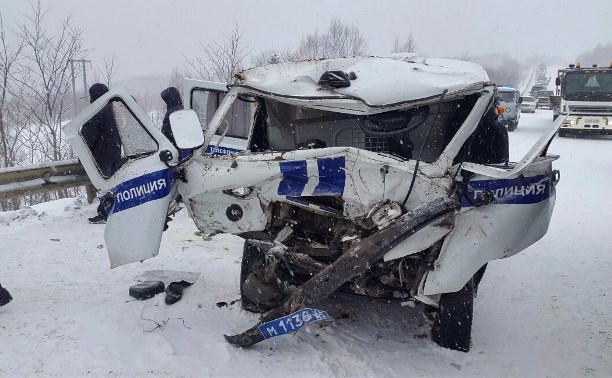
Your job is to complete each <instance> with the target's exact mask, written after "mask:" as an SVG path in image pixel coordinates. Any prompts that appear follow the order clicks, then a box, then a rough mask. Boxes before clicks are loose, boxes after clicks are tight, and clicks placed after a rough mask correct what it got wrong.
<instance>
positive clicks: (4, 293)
mask: <svg viewBox="0 0 612 378" xmlns="http://www.w3.org/2000/svg"><path fill="white" fill-rule="evenodd" d="M12 300H13V297H11V293H9V292H8V290H6V289H5V288H3V287H2V285H0V307H2V306H4V305H5V304H8V303H9V302H10V301H12Z"/></svg>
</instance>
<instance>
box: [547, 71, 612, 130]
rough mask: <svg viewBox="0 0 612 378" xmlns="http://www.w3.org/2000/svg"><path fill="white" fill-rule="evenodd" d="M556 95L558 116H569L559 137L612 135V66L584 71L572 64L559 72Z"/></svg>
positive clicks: (555, 111)
mask: <svg viewBox="0 0 612 378" xmlns="http://www.w3.org/2000/svg"><path fill="white" fill-rule="evenodd" d="M558 73H559V75H558V77H557V79H556V86H557V88H556V93H557V95H559V96H560V97H561V98H560V104H559V106H558V107H557V108H555V109H554V113H555V117H556V116H557V115H559V114H560V115H564V116H567V118H566V120H565V121H564V122H563V124H562V125H561V129H559V136H560V137H563V136H566V135H568V134H583V135H611V134H612V64H610V67H597V66H596V65H594V66H592V67H584V68H583V67H581V66H580V64H575V65H574V64H570V65H569V67H568V68H564V69H561V70H559V72H558Z"/></svg>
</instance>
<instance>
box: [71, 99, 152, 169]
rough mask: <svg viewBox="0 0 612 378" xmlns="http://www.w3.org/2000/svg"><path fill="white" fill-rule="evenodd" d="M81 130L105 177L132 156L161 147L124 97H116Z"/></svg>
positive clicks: (145, 153) (97, 165)
mask: <svg viewBox="0 0 612 378" xmlns="http://www.w3.org/2000/svg"><path fill="white" fill-rule="evenodd" d="M79 133H80V135H81V137H82V138H83V140H84V141H85V144H86V145H87V147H88V149H89V152H90V153H91V156H92V157H93V160H94V162H95V163H96V167H97V168H98V171H99V172H100V174H101V175H102V177H104V178H109V177H111V176H112V175H113V174H114V173H115V172H117V170H118V169H119V168H120V167H121V166H122V165H123V164H125V162H127V161H128V160H129V159H138V158H141V157H145V156H149V155H151V154H153V153H155V152H156V151H157V150H158V144H157V142H156V141H155V139H153V137H152V136H151V135H150V134H149V133H148V132H147V131H146V129H145V128H144V126H143V125H142V124H141V123H140V121H138V119H137V118H136V116H134V114H133V113H132V112H131V111H130V110H129V108H128V107H127V106H126V105H125V103H123V101H121V100H120V99H112V100H111V101H110V102H109V103H108V104H106V105H105V106H104V108H102V109H101V110H100V111H99V112H98V113H96V114H95V115H94V116H93V117H92V118H91V119H90V120H89V121H87V122H85V123H84V124H83V126H81V129H80V130H79Z"/></svg>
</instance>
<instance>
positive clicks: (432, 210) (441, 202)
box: [225, 197, 460, 347]
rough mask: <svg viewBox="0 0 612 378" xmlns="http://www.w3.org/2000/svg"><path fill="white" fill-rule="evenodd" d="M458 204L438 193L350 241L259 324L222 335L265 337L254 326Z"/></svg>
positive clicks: (342, 278) (330, 286) (335, 283)
mask: <svg viewBox="0 0 612 378" xmlns="http://www.w3.org/2000/svg"><path fill="white" fill-rule="evenodd" d="M459 206H460V205H459V202H458V201H457V200H455V199H452V198H447V197H441V198H437V199H435V200H433V201H430V202H428V203H425V204H422V205H421V206H419V207H417V208H416V209H414V210H412V211H409V212H407V213H406V214H404V215H402V216H401V217H399V218H398V219H397V220H396V221H395V222H393V223H391V224H390V225H389V226H387V227H386V228H384V229H382V230H380V231H378V232H376V233H375V234H373V235H371V236H369V237H367V238H365V239H363V240H362V241H361V242H359V243H357V244H356V245H353V246H352V247H351V248H350V249H349V250H347V251H346V252H345V253H344V254H342V255H341V256H340V257H339V258H338V259H337V260H336V261H335V262H334V263H333V264H331V265H329V266H328V267H327V268H325V269H323V270H322V271H321V272H319V273H317V274H315V275H314V276H313V277H312V278H311V279H310V280H308V281H306V282H305V283H304V284H302V285H301V286H300V287H298V288H297V289H295V290H294V291H293V292H292V293H291V295H289V297H288V298H287V300H286V301H285V303H284V304H283V305H282V306H279V307H277V308H275V309H273V310H271V311H270V312H268V313H267V314H266V315H264V316H263V317H262V318H261V320H260V322H259V323H258V324H256V325H255V326H253V327H252V328H250V329H249V330H247V331H245V332H243V333H240V334H238V335H234V336H228V335H225V340H227V342H229V343H230V344H232V345H234V346H237V347H247V346H251V345H254V344H257V343H259V342H261V341H263V340H265V339H264V337H263V335H262V334H261V332H260V331H259V329H257V327H258V326H259V325H261V324H263V323H266V322H269V321H271V320H274V319H278V318H280V317H282V316H285V315H289V314H292V313H294V312H296V311H298V310H301V309H303V308H306V307H310V306H311V305H313V304H314V303H315V302H317V301H319V300H321V299H323V298H325V297H327V296H328V295H330V294H332V293H333V292H334V291H336V290H337V289H338V288H339V287H340V286H342V285H343V284H344V283H345V282H346V281H348V280H350V279H351V278H353V277H355V276H358V275H360V274H362V273H364V272H365V271H367V270H368V269H369V268H370V267H371V266H372V265H373V264H375V263H376V262H377V261H379V260H380V259H381V258H382V257H383V256H384V255H385V253H387V252H389V251H390V250H391V249H392V248H394V247H395V246H397V245H398V244H399V243H401V242H403V241H404V240H406V239H408V238H409V237H410V236H412V235H414V234H415V233H416V232H417V231H419V230H420V229H422V228H423V227H425V226H427V225H428V224H430V223H432V222H433V221H436V220H439V219H440V218H442V217H445V216H447V215H448V214H450V213H451V212H453V211H455V210H456V209H458V208H459Z"/></svg>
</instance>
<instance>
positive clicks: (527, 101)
mask: <svg viewBox="0 0 612 378" xmlns="http://www.w3.org/2000/svg"><path fill="white" fill-rule="evenodd" d="M519 101H520V103H521V113H535V111H536V107H537V105H536V99H535V98H533V97H531V96H523V97H521V98H520V99H519Z"/></svg>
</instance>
